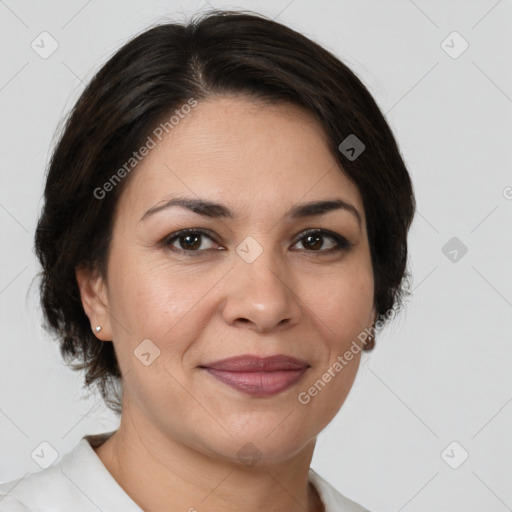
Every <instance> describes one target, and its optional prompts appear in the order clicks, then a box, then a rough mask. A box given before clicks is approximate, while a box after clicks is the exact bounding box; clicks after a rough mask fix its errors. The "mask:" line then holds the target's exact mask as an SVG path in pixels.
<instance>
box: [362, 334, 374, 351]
mask: <svg viewBox="0 0 512 512" xmlns="http://www.w3.org/2000/svg"><path fill="white" fill-rule="evenodd" d="M374 346H375V337H374V336H368V338H367V341H366V343H365V344H364V347H363V350H372V348H373V347H374Z"/></svg>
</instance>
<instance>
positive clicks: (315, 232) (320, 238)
mask: <svg viewBox="0 0 512 512" xmlns="http://www.w3.org/2000/svg"><path fill="white" fill-rule="evenodd" d="M301 235H302V236H301V237H300V239H299V241H298V242H297V243H299V242H300V243H302V245H303V247H305V248H306V249H308V250H309V251H308V252H335V251H342V250H346V249H349V248H350V247H351V245H352V244H351V243H350V242H348V240H347V239H346V238H344V237H342V236H341V235H338V234H336V233H333V232H332V231H326V230H325V229H308V230H307V231H304V232H302V233H301ZM326 238H328V239H330V240H331V243H330V247H328V248H327V249H322V248H323V247H324V246H325V243H324V239H326ZM328 245H329V244H328ZM321 249H322V250H321Z"/></svg>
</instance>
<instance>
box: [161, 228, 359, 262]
mask: <svg viewBox="0 0 512 512" xmlns="http://www.w3.org/2000/svg"><path fill="white" fill-rule="evenodd" d="M300 234H301V236H300V237H299V238H298V239H297V241H296V242H295V244H297V243H298V242H300V241H301V240H303V239H304V238H306V237H307V236H308V235H319V236H321V237H328V238H332V239H333V240H334V241H335V242H336V246H335V247H332V248H331V249H327V250H308V249H303V250H305V251H306V252H318V253H323V254H332V253H334V252H339V251H347V250H349V249H350V248H351V247H352V245H353V244H352V243H350V242H349V241H348V240H347V239H346V238H344V237H343V236H341V235H338V234H336V233H334V232H332V231H328V230H325V229H318V228H317V229H306V230H305V231H303V232H302V233H300ZM186 235H203V236H205V237H207V238H209V239H210V240H211V241H212V242H215V240H214V239H213V238H212V237H211V236H210V234H209V232H208V231H206V230H204V229H200V228H197V229H183V230H181V231H177V232H176V233H172V234H171V235H169V236H167V237H166V238H164V239H163V240H162V242H161V244H162V245H163V246H164V247H165V248H167V249H169V250H171V251H173V252H177V253H180V254H184V253H185V254H187V255H190V256H199V255H200V254H201V253H202V252H206V251H209V250H210V251H211V250H212V249H206V250H205V249H203V250H190V251H189V250H185V249H179V248H177V247H171V244H172V243H173V242H175V241H176V240H178V239H179V238H181V237H184V236H186ZM215 243H217V242H215ZM295 244H294V245H295ZM194 253H195V254H194Z"/></svg>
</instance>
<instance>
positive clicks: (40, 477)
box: [0, 433, 110, 512]
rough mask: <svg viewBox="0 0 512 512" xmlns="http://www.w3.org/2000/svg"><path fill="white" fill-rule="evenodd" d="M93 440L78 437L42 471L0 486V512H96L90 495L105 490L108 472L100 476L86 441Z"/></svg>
mask: <svg viewBox="0 0 512 512" xmlns="http://www.w3.org/2000/svg"><path fill="white" fill-rule="evenodd" d="M109 434H110V433H107V434H103V435H109ZM96 437H98V436H86V437H84V438H82V439H81V440H80V442H79V443H78V444H77V445H76V446H75V447H74V448H73V449H72V450H71V451H70V452H68V453H66V454H64V455H63V456H62V458H61V459H60V461H58V462H56V463H54V464H53V465H51V466H49V467H47V468H46V469H42V470H39V471H37V472H30V473H26V474H25V476H23V477H21V478H17V479H16V480H11V481H9V482H5V483H2V484H0V512H45V511H50V510H51V511H52V512H61V511H62V512H67V511H68V510H70V509H72V510H73V512H86V511H87V512H88V511H90V510H94V511H95V512H97V511H98V508H97V507H95V498H96V496H93V493H94V490H95V489H96V490H98V492H99V490H100V489H101V490H102V491H103V490H105V485H108V484H105V475H107V476H108V473H107V472H106V470H105V469H104V468H103V473H102V466H101V462H100V461H99V459H97V457H95V454H94V452H93V449H92V448H91V446H90V445H89V442H88V440H87V439H88V438H93V439H94V438H96ZM96 459H97V460H96ZM102 484H103V487H102ZM107 490H108V487H107Z"/></svg>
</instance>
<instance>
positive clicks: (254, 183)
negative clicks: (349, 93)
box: [91, 97, 375, 463]
mask: <svg viewBox="0 0 512 512" xmlns="http://www.w3.org/2000/svg"><path fill="white" fill-rule="evenodd" d="M126 179H128V178H126ZM178 197H179V198H189V199H193V200H202V201H208V202H213V203H217V204H219V205H222V206H223V208H224V209H226V210H227V209H229V210H230V211H231V212H232V217H230V216H221V215H218V214H219V213H221V212H220V211H219V208H212V209H211V210H212V211H211V212H210V210H209V211H208V213H209V214H208V215H206V214H205V215H201V214H200V213H197V212H193V211H191V210H190V209H187V208H185V207H180V206H168V207H164V205H165V204H166V202H168V201H169V200H171V199H173V198H178ZM338 200H341V201H344V202H346V203H348V204H350V205H352V206H353V208H355V209H356V210H357V212H358V213H359V216H360V221H358V218H357V216H356V214H354V213H353V212H352V211H350V209H347V208H339V207H338V208H335V209H331V210H329V211H325V212H324V213H322V214H315V213H314V211H310V212H309V215H306V216H292V215H289V214H288V212H290V210H291V209H294V208H295V209H296V208H298V206H300V205H304V204H305V203H310V202H317V201H338ZM155 207H162V208H161V209H159V210H158V211H153V213H148V211H149V210H150V209H152V208H155ZM203 212H205V210H203ZM205 213H206V212H205ZM308 229H318V230H325V231H328V232H329V233H320V234H316V235H315V234H313V235H312V236H311V235H309V236H308V234H307V233H304V232H305V231H306V230H308ZM181 230H192V231H195V230H201V232H202V234H198V233H188V234H187V233H185V234H183V235H182V236H181V237H178V238H175V239H173V240H170V239H171V238H172V237H171V235H172V234H174V233H176V232H178V231H181ZM187 235H188V236H187ZM333 235H334V236H333ZM336 236H338V237H340V239H341V243H339V242H338V241H337V239H336ZM343 239H346V241H347V242H348V243H349V244H350V245H349V246H345V245H344V244H343ZM338 246H340V248H337V247H338ZM103 285H104V286H103V288H102V290H103V291H102V292H101V293H103V296H102V297H101V298H102V301H103V302H104V304H105V306H106V308H108V313H107V314H106V315H105V316H104V317H102V316H101V313H98V314H97V315H96V316H95V317H94V319H93V318H91V323H92V325H95V324H96V323H99V324H101V325H103V329H102V331H101V338H102V339H104V340H113V343H114V346H115V351H116V354H117V357H118V360H119V364H120V368H121V371H122V374H123V393H124V396H123V417H124V418H126V417H128V416H129V420H130V422H131V423H132V425H134V426H135V427H136V428H137V427H138V428H140V429H144V430H143V431H147V429H148V425H150V426H151V428H153V429H155V432H158V433H159V434H161V436H162V439H164V438H167V439H173V440H179V441H180V442H181V443H184V444H185V445H187V446H189V447H193V448H194V449H195V450H199V451H201V452H202V453H205V454H208V455H215V456H217V457H223V458H226V459H233V460H241V459H240V457H241V454H243V453H245V452H246V451H250V450H253V451H255V452H256V453H257V457H258V458H260V463H262V462H265V461H267V462H277V461H282V460H285V459H287V458H290V457H291V456H292V455H294V454H295V453H297V452H298V451H299V450H301V449H303V448H305V447H306V445H308V444H309V445H311V443H314V440H315V438H316V436H317V434H318V433H319V432H320V431H321V430H322V429H323V428H324V427H325V426H326V425H327V424H328V423H329V422H330V421H331V419H332V418H333V417H334V416H335V415H336V413H337V412H338V410H339V409H340V407H341V405H342V404H343V402H344V400H345V398H346V396H347V394H348V392H349V390H350V388H351V386H352V384H353V381H354V378H355V375H356V372H357V369H358V366H359V358H360V352H357V353H355V355H354V356H353V359H352V360H351V361H350V362H348V364H347V361H346V360H345V359H344V360H345V364H344V365H341V366H342V369H341V370H339V371H336V370H334V368H339V366H336V364H335V363H336V361H337V360H338V361H339V359H337V358H338V357H343V355H344V354H345V352H346V351H347V350H348V349H349V348H350V347H351V345H352V342H353V341H354V340H357V336H358V335H359V334H360V333H361V332H362V331H364V329H365V328H367V327H370V326H371V325H372V323H373V322H374V320H375V316H374V313H375V312H374V310H373V292H374V281H373V272H372V265H371V259H370V251H369V245H368V239H367V233H366V230H365V215H364V210H363V205H362V200H361V197H360V194H359V192H358V189H357V187H356V186H355V185H354V184H353V183H352V182H351V181H350V180H349V179H348V178H347V177H346V176H345V175H344V174H343V173H342V171H341V170H340V167H339V166H338V164H337V162H336V160H335V158H334V157H333V155H332V154H331V153H330V152H329V150H328V147H327V143H326V139H325V137H324V135H323V133H322V131H321V129H320V127H319V125H318V124H317V123H316V121H315V120H314V119H313V118H312V117H310V114H308V113H305V112H304V111H302V110H301V109H299V108H297V107H295V106H292V105H284V104H281V105H275V106H263V105H261V104H258V103H255V102H251V101H249V100H247V99H241V98H233V97H223V98H216V99H211V100H209V101H205V102H201V103H199V104H198V105H197V106H196V107H195V108H194V109H191V112H190V113H189V114H188V115H187V116H185V117H184V118H183V119H181V120H180V121H179V124H177V125H176V126H175V127H174V128H173V129H172V131H170V133H169V135H168V136H167V137H166V138H165V139H163V140H162V141H161V142H159V143H158V144H157V146H156V147H155V148H153V149H151V150H150V152H149V154H148V155H147V156H146V157H145V158H144V160H142V162H141V163H140V164H139V166H138V167H137V168H136V169H135V170H134V171H132V174H131V176H130V177H129V183H127V188H126V189H125V190H124V191H123V194H122V196H121V198H120V200H119V203H118V206H117V210H116V216H115V222H114V229H113V239H112V242H111V252H110V256H109V261H108V279H107V282H106V283H103ZM101 293H100V295H101ZM144 340H146V341H144ZM147 340H150V341H147ZM141 343H142V345H141ZM247 354H250V355H256V356H261V357H264V356H271V355H277V354H284V355H288V356H292V357H295V358H298V359H301V360H305V361H307V363H308V364H309V367H308V368H307V370H306V371H305V372H304V373H303V374H302V376H301V377H300V378H299V380H298V381H297V382H295V384H293V385H292V386H291V387H288V388H287V389H284V390H282V391H280V392H278V393H275V394H271V395H266V396H262V395H258V394H256V395H255V394H248V393H246V392H245V391H242V390H240V389H237V388H234V387H232V386H230V385H228V384H226V383H225V382H223V381H221V380H219V379H217V378H215V377H214V376H212V374H211V373H210V372H209V371H208V370H206V369H205V368H202V366H204V365H207V364H208V363H211V362H212V361H217V360H220V359H225V358H229V357H232V356H239V355H247ZM329 369H330V372H329ZM325 374H329V375H330V376H331V378H330V379H328V377H325ZM323 376H324V378H322V377H323ZM319 380H320V381H322V383H321V384H323V385H320V384H319V383H318V382H317V381H319ZM327 380H329V381H328V382H326V381H327ZM315 383H317V384H316V386H317V388H316V393H315V392H314V391H313V392H308V390H309V389H310V388H311V387H312V386H314V385H315ZM308 397H309V399H308ZM248 443H251V445H248ZM248 446H250V447H251V448H248Z"/></svg>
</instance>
